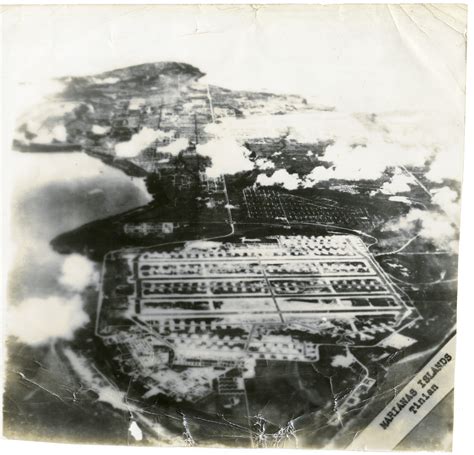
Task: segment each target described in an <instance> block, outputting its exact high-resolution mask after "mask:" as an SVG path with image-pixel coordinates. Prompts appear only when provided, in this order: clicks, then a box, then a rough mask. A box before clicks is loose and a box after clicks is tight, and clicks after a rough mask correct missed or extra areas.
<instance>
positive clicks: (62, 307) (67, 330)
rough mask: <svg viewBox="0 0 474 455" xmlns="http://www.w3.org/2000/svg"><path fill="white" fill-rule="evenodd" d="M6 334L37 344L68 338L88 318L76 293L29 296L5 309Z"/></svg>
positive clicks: (70, 337)
mask: <svg viewBox="0 0 474 455" xmlns="http://www.w3.org/2000/svg"><path fill="white" fill-rule="evenodd" d="M8 317H9V321H8V332H9V335H12V336H15V337H17V338H18V339H19V340H20V341H22V342H24V343H27V344H31V345H40V344H44V343H47V342H49V341H52V340H55V339H57V338H65V339H67V340H70V339H72V337H73V334H74V332H75V330H77V329H78V328H79V327H82V326H83V325H84V324H86V323H87V322H88V321H89V316H88V315H87V314H86V313H85V312H84V310H83V308H82V299H81V297H80V296H79V295H74V296H72V297H69V298H68V297H62V296H50V297H47V298H36V297H33V298H29V299H27V300H24V301H23V302H21V303H20V304H19V305H16V306H11V307H10V308H9V310H8Z"/></svg>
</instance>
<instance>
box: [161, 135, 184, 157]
mask: <svg viewBox="0 0 474 455" xmlns="http://www.w3.org/2000/svg"><path fill="white" fill-rule="evenodd" d="M188 145H189V141H188V140H187V139H185V138H184V137H180V138H179V139H176V140H175V141H173V142H170V143H169V144H168V145H164V146H163V147H159V149H158V151H159V152H162V153H171V154H172V155H177V154H178V153H179V152H181V151H182V150H185V149H186V148H187V147H188Z"/></svg>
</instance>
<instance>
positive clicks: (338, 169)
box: [305, 134, 432, 186]
mask: <svg viewBox="0 0 474 455" xmlns="http://www.w3.org/2000/svg"><path fill="white" fill-rule="evenodd" d="M431 153H432V152H431V150H429V149H427V148H424V147H421V146H419V147H414V146H409V145H401V144H398V143H394V142H389V141H387V140H385V139H384V138H383V137H382V136H381V135H380V134H374V136H373V137H371V139H370V140H368V141H367V142H366V143H364V144H361V145H356V146H354V145H353V144H350V143H345V142H341V141H337V142H336V143H335V144H333V145H329V146H328V147H327V149H326V153H325V154H324V157H323V159H324V161H326V162H328V163H331V166H330V167H324V166H317V167H315V168H314V169H313V170H312V172H311V173H310V174H308V176H307V178H306V180H305V186H312V185H314V184H316V183H318V182H320V181H325V180H330V179H338V180H376V179H378V178H380V177H382V175H383V173H384V172H385V170H386V169H387V168H388V167H393V166H399V165H413V166H422V165H423V164H424V162H425V161H426V160H427V159H428V157H429V156H430V155H431ZM405 183H406V182H405Z"/></svg>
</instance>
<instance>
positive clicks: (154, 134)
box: [115, 127, 170, 158]
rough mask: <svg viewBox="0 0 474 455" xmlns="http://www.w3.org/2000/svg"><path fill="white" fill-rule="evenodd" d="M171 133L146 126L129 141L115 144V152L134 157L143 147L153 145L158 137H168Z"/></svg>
mask: <svg viewBox="0 0 474 455" xmlns="http://www.w3.org/2000/svg"><path fill="white" fill-rule="evenodd" d="M169 136H170V133H165V132H163V131H160V130H154V129H152V128H148V127H144V128H142V129H141V130H140V131H139V132H138V133H136V134H134V135H133V136H132V138H131V139H130V140H129V141H127V142H119V143H118V144H116V145H115V154H116V155H117V156H118V157H120V158H132V157H134V156H137V155H138V154H139V153H140V152H141V151H142V150H143V149H145V148H146V147H148V146H149V145H151V144H152V143H153V142H154V141H156V140H157V139H164V138H168V137H169Z"/></svg>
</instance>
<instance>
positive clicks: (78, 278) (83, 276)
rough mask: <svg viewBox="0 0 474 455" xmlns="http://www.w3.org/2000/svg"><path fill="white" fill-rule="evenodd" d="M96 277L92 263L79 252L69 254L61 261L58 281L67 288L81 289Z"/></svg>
mask: <svg viewBox="0 0 474 455" xmlns="http://www.w3.org/2000/svg"><path fill="white" fill-rule="evenodd" d="M96 278H97V276H96V272H95V270H94V265H93V263H92V262H91V261H89V259H87V258H86V257H84V256H81V255H80V254H71V255H70V256H68V257H67V258H66V259H65V260H64V262H63V265H62V268H61V275H60V277H59V282H60V283H61V284H62V285H63V286H64V287H66V288H68V289H72V290H74V291H82V290H83V289H84V288H85V287H86V286H88V285H89V284H90V283H92V282H94V281H95V280H96Z"/></svg>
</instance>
